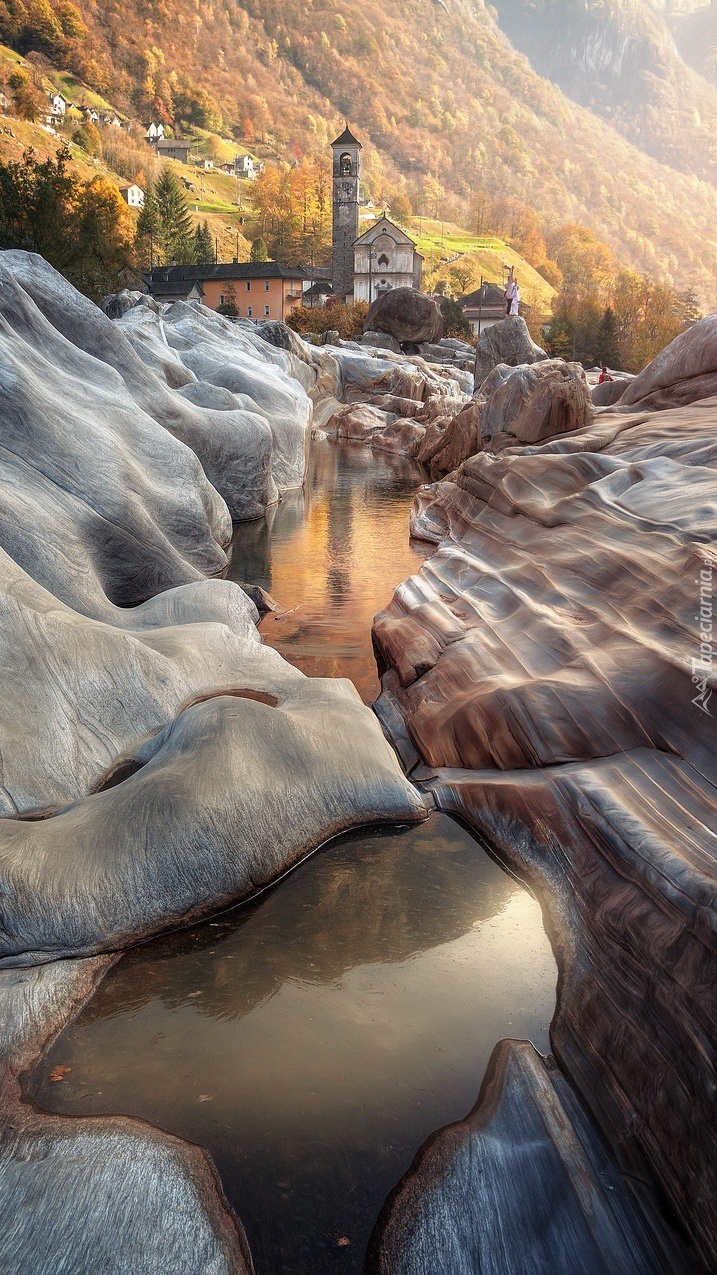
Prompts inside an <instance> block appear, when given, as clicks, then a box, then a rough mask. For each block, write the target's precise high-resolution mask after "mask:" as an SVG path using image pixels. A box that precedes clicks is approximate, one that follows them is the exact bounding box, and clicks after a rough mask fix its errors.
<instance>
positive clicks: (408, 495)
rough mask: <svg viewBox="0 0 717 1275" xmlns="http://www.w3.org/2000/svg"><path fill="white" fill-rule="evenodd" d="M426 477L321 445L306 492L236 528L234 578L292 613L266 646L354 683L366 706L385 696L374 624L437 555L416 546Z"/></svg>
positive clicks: (355, 449)
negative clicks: (414, 532)
mask: <svg viewBox="0 0 717 1275" xmlns="http://www.w3.org/2000/svg"><path fill="white" fill-rule="evenodd" d="M422 481H423V476H422V474H421V471H420V469H419V468H418V466H417V465H414V464H412V463H411V462H409V461H407V460H404V459H402V458H400V457H392V456H386V455H383V456H382V455H381V454H380V453H375V452H372V451H371V449H370V448H367V447H364V446H363V445H362V444H350V443H336V442H333V441H330V440H329V441H326V442H314V443H312V447H311V452H310V456H309V472H308V476H307V482H306V485H305V488H304V490H303V491H298V492H289V493H287V495H286V496H285V497H284V499H283V500H282V501H281V503H280V504H279V505H278V506H277V507H276V508H275V509H272V510H269V512H268V513H267V516H266V518H263V519H261V520H259V521H257V522H253V523H242V524H240V525H239V526H238V527H237V529H236V532H235V537H234V546H233V554H232V562H231V565H230V569H229V578H230V579H232V580H239V581H244V582H245V583H248V584H260V585H261V586H262V587H263V588H265V589H267V590H268V592H269V593H271V594H272V595H273V597H274V598H275V599H276V601H277V602H278V603H280V605H281V607H282V608H283V609H284V611H285V614H283V615H281V616H275V615H271V614H270V615H268V616H266V618H265V619H264V620H263V621H262V625H261V632H262V635H263V637H264V640H265V641H266V642H268V643H269V644H270V645H271V646H274V647H276V649H277V650H278V651H280V652H281V654H282V655H284V656H285V657H286V658H287V659H288V660H290V661H291V663H292V664H295V665H296V666H297V667H298V668H300V669H301V670H302V671H303V672H304V673H307V674H309V675H310V676H313V677H350V678H351V680H352V681H353V682H354V685H355V686H356V687H357V689H358V691H359V694H360V695H361V698H362V699H363V700H364V702H365V703H368V704H370V703H372V702H373V700H374V699H375V698H376V696H377V694H378V692H379V689H380V688H379V683H378V679H377V677H376V665H375V661H374V657H373V652H372V648H371V621H372V619H373V616H374V614H375V613H376V611H377V610H380V609H381V607H383V606H385V605H386V604H387V603H388V602H389V601H390V599H391V596H392V594H393V590H394V588H395V586H396V585H397V584H399V583H400V582H401V581H402V580H405V579H406V578H407V577H408V576H410V575H412V574H413V572H415V571H417V570H418V567H419V566H420V564H421V562H423V560H424V559H425V558H426V556H427V555H428V554H429V553H430V552H432V549H431V548H430V546H428V545H423V544H418V543H417V542H414V544H413V545H411V544H409V534H408V528H409V514H410V509H411V503H412V500H413V495H414V492H415V491H416V488H417V487H418V486H419V484H420V483H421V482H422Z"/></svg>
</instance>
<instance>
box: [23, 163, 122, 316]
mask: <svg viewBox="0 0 717 1275" xmlns="http://www.w3.org/2000/svg"><path fill="white" fill-rule="evenodd" d="M69 159H70V155H69V151H68V150H67V149H66V148H61V149H60V150H59V151H58V153H57V155H56V156H55V158H54V159H46V160H42V161H39V160H38V159H37V158H36V156H35V154H34V152H33V151H31V150H28V151H26V152H25V154H24V155H23V157H22V159H21V160H18V161H15V162H14V163H10V164H1V163H0V248H24V249H26V250H27V251H29V252H37V253H40V255H41V256H43V257H44V258H45V260H46V261H48V262H49V263H50V265H52V266H54V267H55V269H57V270H59V271H61V272H62V274H64V275H65V277H66V278H67V279H69V280H70V282H71V283H73V284H74V285H75V286H76V287H77V288H79V289H80V290H81V291H82V292H85V293H86V295H87V296H90V297H92V299H93V300H95V301H98V300H99V299H100V298H101V297H102V295H103V294H104V293H106V292H110V291H113V290H114V289H115V288H116V287H117V286H118V283H119V282H120V281H121V278H122V276H123V275H124V273H125V272H126V271H127V270H128V269H130V268H131V266H132V261H133V250H134V226H133V223H132V218H131V214H130V212H129V210H128V208H127V206H126V205H125V203H124V201H123V200H122V199H121V197H120V195H119V192H118V191H117V189H116V188H115V187H114V186H112V185H111V184H110V183H109V182H107V181H105V180H104V179H103V178H100V177H97V178H95V179H94V180H92V181H87V182H78V181H76V180H74V179H73V178H72V177H71V176H70V174H69V172H68V162H69Z"/></svg>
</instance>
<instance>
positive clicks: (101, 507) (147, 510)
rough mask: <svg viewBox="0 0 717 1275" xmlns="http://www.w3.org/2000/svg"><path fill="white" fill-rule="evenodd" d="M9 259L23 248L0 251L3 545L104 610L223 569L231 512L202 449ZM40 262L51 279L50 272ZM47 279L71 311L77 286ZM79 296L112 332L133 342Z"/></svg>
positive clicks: (51, 585) (79, 603)
mask: <svg viewBox="0 0 717 1275" xmlns="http://www.w3.org/2000/svg"><path fill="white" fill-rule="evenodd" d="M9 257H20V258H21V259H22V258H25V257H26V254H22V253H20V254H15V253H3V254H0V316H2V319H3V320H4V322H3V324H2V329H1V330H0V356H1V357H0V412H1V413H2V417H3V441H4V448H3V451H2V454H0V485H1V487H2V492H3V499H2V502H0V545H1V546H2V547H3V548H4V549H5V550H6V551H7V552H8V553H9V554H10V555H11V556H12V557H13V558H14V559H15V560H16V562H18V563H19V564H20V565H21V566H23V567H24V569H25V570H26V571H27V572H28V573H29V574H30V575H32V576H33V577H34V578H35V579H36V580H38V581H39V582H40V583H41V584H43V585H45V587H46V588H48V589H49V590H50V591H51V592H53V593H54V594H55V596H56V597H58V598H61V599H62V600H63V601H65V602H67V603H69V604H70V605H71V606H73V607H74V608H75V609H77V610H79V611H82V612H84V613H85V614H87V615H95V616H100V615H103V614H105V613H106V609H107V606H108V599H109V602H110V603H115V604H117V605H121V606H127V605H132V604H134V603H137V602H140V601H142V600H143V599H144V598H146V597H147V596H149V595H150V594H153V593H157V592H158V591H160V590H161V589H167V588H171V587H173V586H175V585H179V584H185V583H188V582H189V581H192V580H200V579H202V578H203V576H204V575H205V574H213V573H215V572H218V571H220V570H221V569H222V568H223V567H224V566H225V564H226V555H225V553H224V551H223V548H222V546H223V545H224V544H226V543H227V542H228V541H229V538H230V536H231V521H230V518H229V514H228V512H227V508H226V506H225V504H224V502H223V500H222V499H221V497H220V496H219V495H218V494H217V492H216V491H215V490H214V488H213V487H212V486H211V485H210V484H209V482H208V481H207V479H206V477H205V474H204V473H203V472H202V468H201V466H200V464H199V461H198V459H197V457H196V456H195V454H194V453H193V452H192V451H191V450H190V449H189V448H188V447H186V446H185V445H184V444H183V443H181V442H180V441H178V440H177V439H176V438H174V437H173V436H172V434H171V433H169V432H168V431H167V430H166V429H163V428H162V426H161V425H160V424H159V423H158V422H157V421H156V419H154V418H153V417H152V416H151V415H149V414H148V413H147V412H145V411H144V410H142V408H141V407H140V406H139V405H138V404H137V403H136V401H135V400H134V399H133V398H132V396H131V395H130V394H129V393H128V392H127V388H126V385H125V382H124V381H123V380H122V377H121V376H120V374H119V373H118V372H117V371H116V370H115V369H114V368H113V367H110V366H109V365H108V364H107V363H106V362H105V361H103V360H102V359H100V358H97V357H93V356H92V355H91V354H90V353H88V352H86V351H85V350H84V349H82V348H81V347H80V346H79V345H76V344H74V343H72V342H70V341H68V340H67V339H66V338H65V337H64V336H63V335H62V334H61V333H60V332H59V331H58V330H57V328H56V327H54V326H53V324H52V323H50V322H48V321H47V319H46V318H45V317H44V316H43V314H42V313H41V311H40V309H38V307H37V305H36V304H35V303H34V301H33V300H32V298H31V297H30V296H29V295H28V293H27V291H26V290H25V288H24V287H23V286H22V285H21V283H20V281H19V280H18V279H17V278H16V277H15V273H14V268H13V269H12V270H11V269H9V266H10V263H9V262H8V258H9ZM30 260H32V259H30ZM37 260H38V261H39V259H37ZM42 267H44V270H43V269H40V270H38V273H39V275H40V281H41V282H42V281H44V280H45V279H46V277H47V274H46V272H48V271H50V268H49V267H45V266H44V263H42ZM53 276H54V277H53ZM50 277H51V283H52V284H53V288H54V286H57V290H58V292H59V293H60V296H61V298H62V300H63V305H65V308H66V311H71V308H72V304H73V302H74V298H75V297H76V296H77V295H78V294H76V293H74V292H73V290H72V289H71V288H70V287H69V285H68V284H67V283H65V281H64V280H62V283H61V285H59V284H58V285H56V280H59V276H55V275H54V271H50ZM82 303H83V309H84V306H85V305H86V306H88V307H90V316H91V318H92V320H93V322H96V323H97V324H98V325H99V326H100V327H101V328H102V329H108V331H107V332H106V336H107V338H108V341H112V342H118V343H119V344H120V345H123V344H124V345H126V343H125V342H124V341H123V338H122V337H121V335H120V334H119V333H118V332H117V331H116V329H115V325H114V324H112V323H111V321H110V320H109V319H106V318H104V316H103V315H102V314H101V313H100V311H99V310H98V309H96V307H93V306H90V303H89V302H86V303H85V302H84V299H82ZM48 308H50V307H48ZM127 353H128V356H129V358H130V359H131V361H132V362H133V363H134V362H135V358H136V356H134V354H133V352H132V350H131V349H130V348H129V347H128V346H127ZM136 363H137V367H138V368H139V369H140V370H141V375H142V378H145V377H146V378H147V380H149V379H150V374H149V373H146V372H145V369H144V368H143V367H142V365H141V364H139V361H138V360H137V361H136ZM151 379H154V380H155V383H156V384H157V385H159V382H158V381H156V378H151ZM162 393H165V394H167V395H169V394H170V391H169V390H167V389H166V386H165V388H164V390H163V391H162ZM172 397H173V399H174V400H176V402H177V403H178V404H179V405H181V407H182V408H183V409H184V410H186V411H187V412H195V413H196V412H197V409H196V408H193V407H192V406H191V405H190V404H185V403H184V401H183V400H182V399H181V398H180V397H179V395H176V394H175V395H172ZM216 415H217V416H218V417H220V416H224V415H225V414H224V413H222V414H219V413H216Z"/></svg>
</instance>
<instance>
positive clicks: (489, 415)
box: [481, 359, 592, 450]
mask: <svg viewBox="0 0 717 1275" xmlns="http://www.w3.org/2000/svg"><path fill="white" fill-rule="evenodd" d="M485 384H486V382H484V385H485ZM591 419H592V401H591V398H590V390H589V388H588V383H587V381H586V379H585V373H584V372H583V369H582V367H581V366H580V364H579V363H565V362H564V361H563V360H562V359H546V360H545V361H544V362H541V363H533V364H531V365H530V366H529V367H518V368H515V369H514V370H512V371H510V372H509V374H508V375H507V376H504V377H502V378H501V381H500V384H499V385H498V386H497V387H496V388H495V390H494V391H493V393H492V394H491V395H490V397H489V398H488V400H487V402H486V404H485V407H484V408H483V412H482V416H481V438H482V439H483V440H484V444H485V445H489V442H488V440H490V443H491V444H493V446H494V449H498V450H499V449H500V447H501V446H506V445H507V446H511V445H512V444H513V443H514V442H515V440H517V441H518V442H521V443H538V442H542V441H543V440H544V439H547V438H554V437H555V436H556V435H557V434H568V433H571V432H572V431H573V430H576V429H582V428H583V427H584V426H585V425H587V424H589V422H590V420H591Z"/></svg>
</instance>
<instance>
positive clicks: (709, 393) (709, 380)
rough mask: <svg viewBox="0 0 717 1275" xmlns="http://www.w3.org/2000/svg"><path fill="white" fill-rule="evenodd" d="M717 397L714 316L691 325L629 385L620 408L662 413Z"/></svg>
mask: <svg viewBox="0 0 717 1275" xmlns="http://www.w3.org/2000/svg"><path fill="white" fill-rule="evenodd" d="M715 394H717V314H708V315H707V317H706V318H705V319H700V321H699V322H698V323H693V324H692V326H691V327H689V328H687V330H686V331H685V332H681V333H680V335H679V336H678V337H675V340H674V341H671V342H670V344H669V345H667V346H665V348H664V350H661V351H660V353H659V354H658V355H657V357H656V358H654V359H653V360H652V362H651V363H648V365H647V367H646V368H644V369H643V371H642V372H640V373H639V374H638V375H637V376H636V377H635V379H634V380H633V382H632V384H631V385H629V386H628V387H627V388H626V390H625V392H624V394H623V396H622V399H621V402H620V406H621V408H622V407H625V408H629V409H630V410H634V409H635V408H640V409H646V410H648V411H662V410H664V409H665V408H670V407H681V406H684V405H686V404H688V403H694V402H696V401H697V400H698V399H704V398H712V397H713V396H714V395H715Z"/></svg>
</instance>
